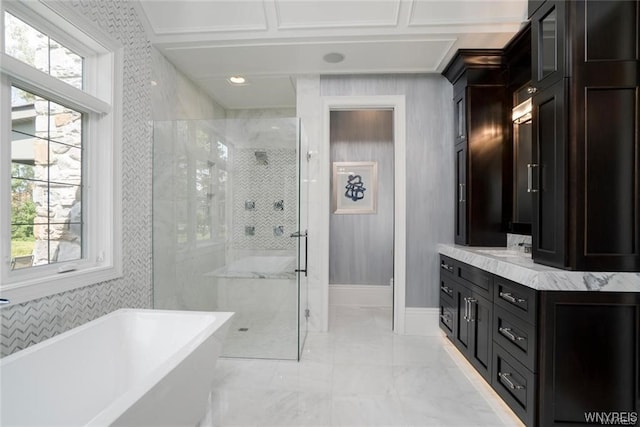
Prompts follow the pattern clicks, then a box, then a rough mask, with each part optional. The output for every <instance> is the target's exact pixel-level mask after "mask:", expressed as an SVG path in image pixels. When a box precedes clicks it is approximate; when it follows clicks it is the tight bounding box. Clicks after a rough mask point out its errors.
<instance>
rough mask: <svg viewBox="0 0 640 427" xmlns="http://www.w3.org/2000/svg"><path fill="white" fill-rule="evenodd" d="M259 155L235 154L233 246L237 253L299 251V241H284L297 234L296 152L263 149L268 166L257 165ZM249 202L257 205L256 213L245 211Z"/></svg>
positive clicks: (240, 151) (243, 150) (248, 151)
mask: <svg viewBox="0 0 640 427" xmlns="http://www.w3.org/2000/svg"><path fill="white" fill-rule="evenodd" d="M255 153H256V150H254V149H247V148H241V149H237V150H236V151H235V154H234V158H233V159H234V164H233V174H232V176H233V181H232V182H233V191H232V194H233V198H234V200H235V202H234V205H233V217H232V218H233V243H232V246H233V248H234V249H259V250H268V249H290V250H295V249H296V247H297V246H296V245H297V241H296V239H288V238H284V237H286V236H288V235H289V234H291V233H293V232H295V231H296V227H297V218H298V217H297V208H296V206H297V192H298V182H297V175H296V171H297V163H296V162H297V157H296V151H295V150H294V149H282V148H278V149H276V148H274V149H261V150H260V153H264V155H263V156H265V157H266V158H267V159H268V163H267V164H256V154H255ZM247 200H251V201H255V209H254V210H246V209H245V201H247ZM276 205H278V206H279V207H280V206H281V207H282V209H278V208H276ZM246 224H253V225H254V226H255V233H254V235H252V236H248V235H247V234H246V232H245V225H246ZM279 227H282V228H279ZM276 228H278V230H277V231H276Z"/></svg>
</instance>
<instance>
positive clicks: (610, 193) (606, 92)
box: [569, 1, 640, 271]
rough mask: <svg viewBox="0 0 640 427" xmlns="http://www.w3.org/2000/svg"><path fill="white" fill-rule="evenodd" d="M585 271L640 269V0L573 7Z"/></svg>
mask: <svg viewBox="0 0 640 427" xmlns="http://www.w3.org/2000/svg"><path fill="white" fill-rule="evenodd" d="M569 12H571V13H570V15H571V16H574V15H575V16H576V19H575V25H574V28H573V30H572V31H573V34H574V35H575V36H574V37H573V38H572V41H573V44H572V52H573V57H572V58H573V59H572V60H573V62H572V64H573V67H572V69H573V70H574V71H573V73H572V78H571V89H570V93H571V98H570V101H569V103H570V117H571V119H570V123H578V124H579V125H578V126H575V128H571V129H570V131H569V132H570V134H571V135H572V137H571V141H572V144H575V147H573V146H572V147H571V151H570V152H571V155H572V159H571V162H570V163H569V165H570V170H571V171H572V176H571V178H570V179H571V181H570V182H572V183H573V182H575V183H576V184H575V186H576V188H575V191H573V189H572V191H570V193H571V196H572V199H571V200H570V204H569V206H571V208H572V209H575V210H576V213H575V214H573V215H572V214H571V213H570V217H573V218H575V221H573V220H572V221H571V222H570V223H569V224H570V226H571V227H576V232H570V233H569V236H575V241H571V243H570V244H571V246H570V247H571V248H575V251H574V250H572V253H571V258H570V259H569V262H570V264H571V266H572V267H574V268H576V269H577V270H585V271H593V270H596V271H640V209H639V208H640V186H639V184H640V167H639V166H640V138H639V136H640V111H639V110H638V107H639V106H640V104H638V97H639V95H640V90H639V86H640V60H639V59H640V58H639V55H640V39H639V38H638V31H640V2H638V1H635V2H633V1H588V2H575V3H573V2H572V3H570V4H569Z"/></svg>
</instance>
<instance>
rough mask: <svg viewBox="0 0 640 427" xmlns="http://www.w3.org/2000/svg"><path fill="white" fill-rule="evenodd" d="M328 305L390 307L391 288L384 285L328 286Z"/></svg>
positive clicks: (391, 302) (391, 299)
mask: <svg viewBox="0 0 640 427" xmlns="http://www.w3.org/2000/svg"><path fill="white" fill-rule="evenodd" d="M329 305H330V306H331V305H334V306H338V305H339V306H351V307H391V306H392V305H393V288H392V287H391V286H384V285H329Z"/></svg>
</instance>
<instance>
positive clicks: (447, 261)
mask: <svg viewBox="0 0 640 427" xmlns="http://www.w3.org/2000/svg"><path fill="white" fill-rule="evenodd" d="M454 265H455V261H454V260H453V259H452V258H449V257H448V256H444V255H440V277H442V275H445V276H449V277H453V272H454V270H455V268H454Z"/></svg>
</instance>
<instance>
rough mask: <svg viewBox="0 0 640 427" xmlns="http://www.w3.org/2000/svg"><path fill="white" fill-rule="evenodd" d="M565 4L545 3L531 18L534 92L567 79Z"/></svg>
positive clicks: (558, 2)
mask: <svg viewBox="0 0 640 427" xmlns="http://www.w3.org/2000/svg"><path fill="white" fill-rule="evenodd" d="M567 7H568V5H567V4H566V2H565V1H546V2H544V4H543V5H542V6H540V7H539V8H538V9H537V10H536V12H535V13H534V14H533V16H531V85H532V89H533V90H534V91H540V90H544V89H546V88H548V87H551V86H553V85H554V84H555V83H556V82H558V81H559V80H561V79H563V78H565V77H567V75H566V70H567V67H566V57H565V52H566V50H565V49H566V41H567V35H566V31H567V26H566V24H567V23H566V8H567Z"/></svg>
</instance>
